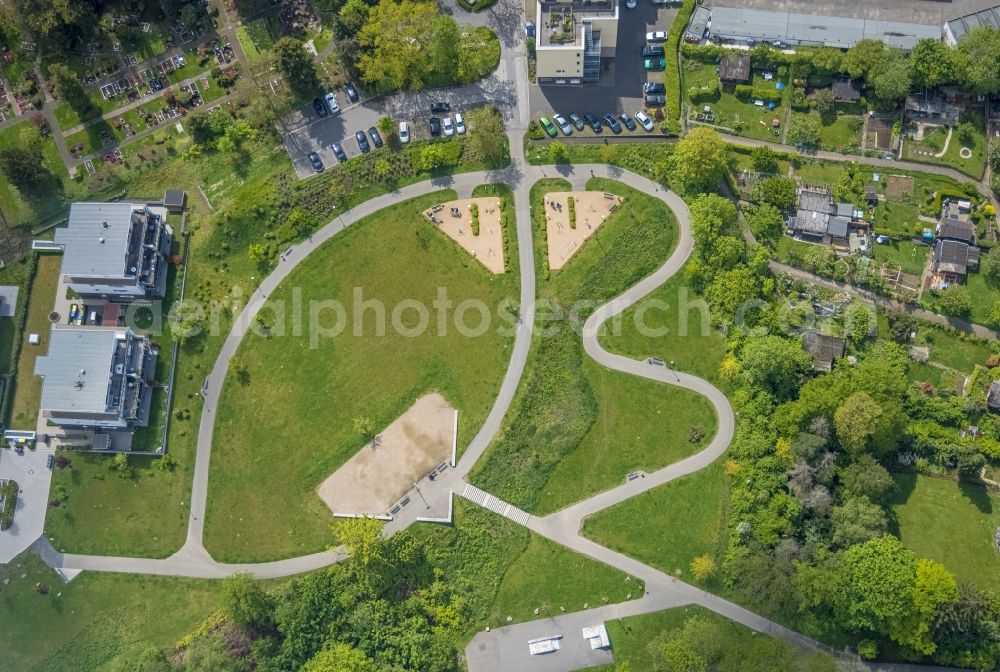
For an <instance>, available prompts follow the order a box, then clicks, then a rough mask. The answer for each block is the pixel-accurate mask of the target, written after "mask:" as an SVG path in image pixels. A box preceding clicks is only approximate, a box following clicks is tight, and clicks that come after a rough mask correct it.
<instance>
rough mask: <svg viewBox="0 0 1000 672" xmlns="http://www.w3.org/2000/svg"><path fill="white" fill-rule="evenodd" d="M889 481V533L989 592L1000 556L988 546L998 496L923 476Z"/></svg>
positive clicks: (998, 513)
mask: <svg viewBox="0 0 1000 672" xmlns="http://www.w3.org/2000/svg"><path fill="white" fill-rule="evenodd" d="M894 478H895V481H896V487H897V491H896V494H895V496H894V498H893V501H892V513H893V518H894V521H893V523H894V525H893V527H894V529H893V530H892V531H893V532H894V533H897V534H898V535H899V538H900V539H901V540H902V542H903V544H904V545H905V546H907V547H908V548H911V549H913V550H914V551H915V552H916V553H917V554H918V555H920V556H922V557H925V558H930V559H932V560H937V561H938V562H941V563H943V564H944V565H945V566H946V567H948V569H950V570H951V571H952V572H954V573H955V575H956V576H957V577H958V578H959V579H965V580H968V581H972V582H974V583H977V584H979V586H980V587H982V588H994V587H995V586H996V582H997V577H998V576H1000V555H998V554H997V550H996V547H995V546H994V545H993V533H994V531H995V530H996V528H997V526H1000V496H997V495H995V494H990V493H989V492H987V491H986V489H985V488H983V487H981V486H977V485H971V484H965V483H963V484H958V483H954V482H952V481H946V480H942V479H937V478H930V477H927V476H917V475H915V474H897V475H896V476H895V477H894Z"/></svg>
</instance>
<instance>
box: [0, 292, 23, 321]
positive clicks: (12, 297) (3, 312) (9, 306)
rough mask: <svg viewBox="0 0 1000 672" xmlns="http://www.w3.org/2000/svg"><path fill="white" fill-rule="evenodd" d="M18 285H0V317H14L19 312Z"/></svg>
mask: <svg viewBox="0 0 1000 672" xmlns="http://www.w3.org/2000/svg"><path fill="white" fill-rule="evenodd" d="M20 291H21V288H20V286H18V285H0V317H13V316H14V313H16V312H17V295H18V292H20Z"/></svg>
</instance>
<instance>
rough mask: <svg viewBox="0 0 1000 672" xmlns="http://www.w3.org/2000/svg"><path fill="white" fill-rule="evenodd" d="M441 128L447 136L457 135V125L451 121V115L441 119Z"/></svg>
mask: <svg viewBox="0 0 1000 672" xmlns="http://www.w3.org/2000/svg"><path fill="white" fill-rule="evenodd" d="M441 130H443V131H444V134H445V135H446V136H452V135H455V125H454V124H453V123H451V115H446V116H444V117H443V118H442V119H441Z"/></svg>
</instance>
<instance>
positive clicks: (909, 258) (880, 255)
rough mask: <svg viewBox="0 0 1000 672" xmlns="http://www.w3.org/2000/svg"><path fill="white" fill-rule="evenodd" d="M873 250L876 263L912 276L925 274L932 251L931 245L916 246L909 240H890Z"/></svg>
mask: <svg viewBox="0 0 1000 672" xmlns="http://www.w3.org/2000/svg"><path fill="white" fill-rule="evenodd" d="M880 207H881V206H880ZM873 249H874V252H875V260H876V261H878V262H879V263H889V264H893V265H895V266H898V267H899V268H900V269H901V270H902V271H903V273H909V274H911V275H920V274H921V273H923V271H924V265H925V264H926V262H927V255H928V253H929V252H930V251H931V247H930V245H915V244H914V243H912V242H910V241H909V240H890V241H889V242H888V243H885V244H881V245H878V244H877V245H875V247H874V248H873Z"/></svg>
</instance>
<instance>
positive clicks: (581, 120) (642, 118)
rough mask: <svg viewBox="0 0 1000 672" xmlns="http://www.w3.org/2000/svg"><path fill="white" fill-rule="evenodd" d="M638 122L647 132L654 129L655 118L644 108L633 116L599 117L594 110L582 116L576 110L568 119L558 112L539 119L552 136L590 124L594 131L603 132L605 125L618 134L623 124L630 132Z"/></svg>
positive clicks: (580, 129)
mask: <svg viewBox="0 0 1000 672" xmlns="http://www.w3.org/2000/svg"><path fill="white" fill-rule="evenodd" d="M633 117H634V118H633ZM553 122H554V123H553ZM636 122H639V124H638V125H639V126H642V127H643V129H645V130H646V132H652V131H653V128H654V126H653V120H652V119H650V118H649V115H647V114H646V113H645V112H643V111H642V110H639V111H638V112H636V113H635V114H634V115H633V116H629V115H628V114H626V113H625V112H622V113H621V114H620V115H618V116H617V117H616V116H615V115H613V114H611V113H608V114H605V115H604V116H603V117H598V116H597V115H596V114H594V113H593V112H587V113H586V114H584V115H583V116H582V117H581V116H580V115H579V114H577V113H576V112H571V113H570V115H569V118H568V119H567V118H566V117H564V116H563V115H561V114H559V113H558V112H556V113H555V114H553V115H552V119H549V118H548V117H542V118H541V119H539V120H538V123H539V124H540V125H541V127H542V130H543V131H545V133H546V135H548V136H549V137H550V138H554V137H556V135H558V133H559V131H562V134H563V135H572V134H573V128H574V127H575V128H576V130H578V131H582V130H583V129H584V128H585V127H587V126H589V127H590V130H592V131H593V132H594V133H603V132H604V126H605V125H606V126H607V127H608V128H610V129H611V132H612V133H614V134H616V135H617V134H618V133H621V132H622V127H623V126H624V127H625V128H627V129H628V130H629V132H631V131H634V130H635V129H636V128H637V125H636ZM557 129H558V130H557Z"/></svg>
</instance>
